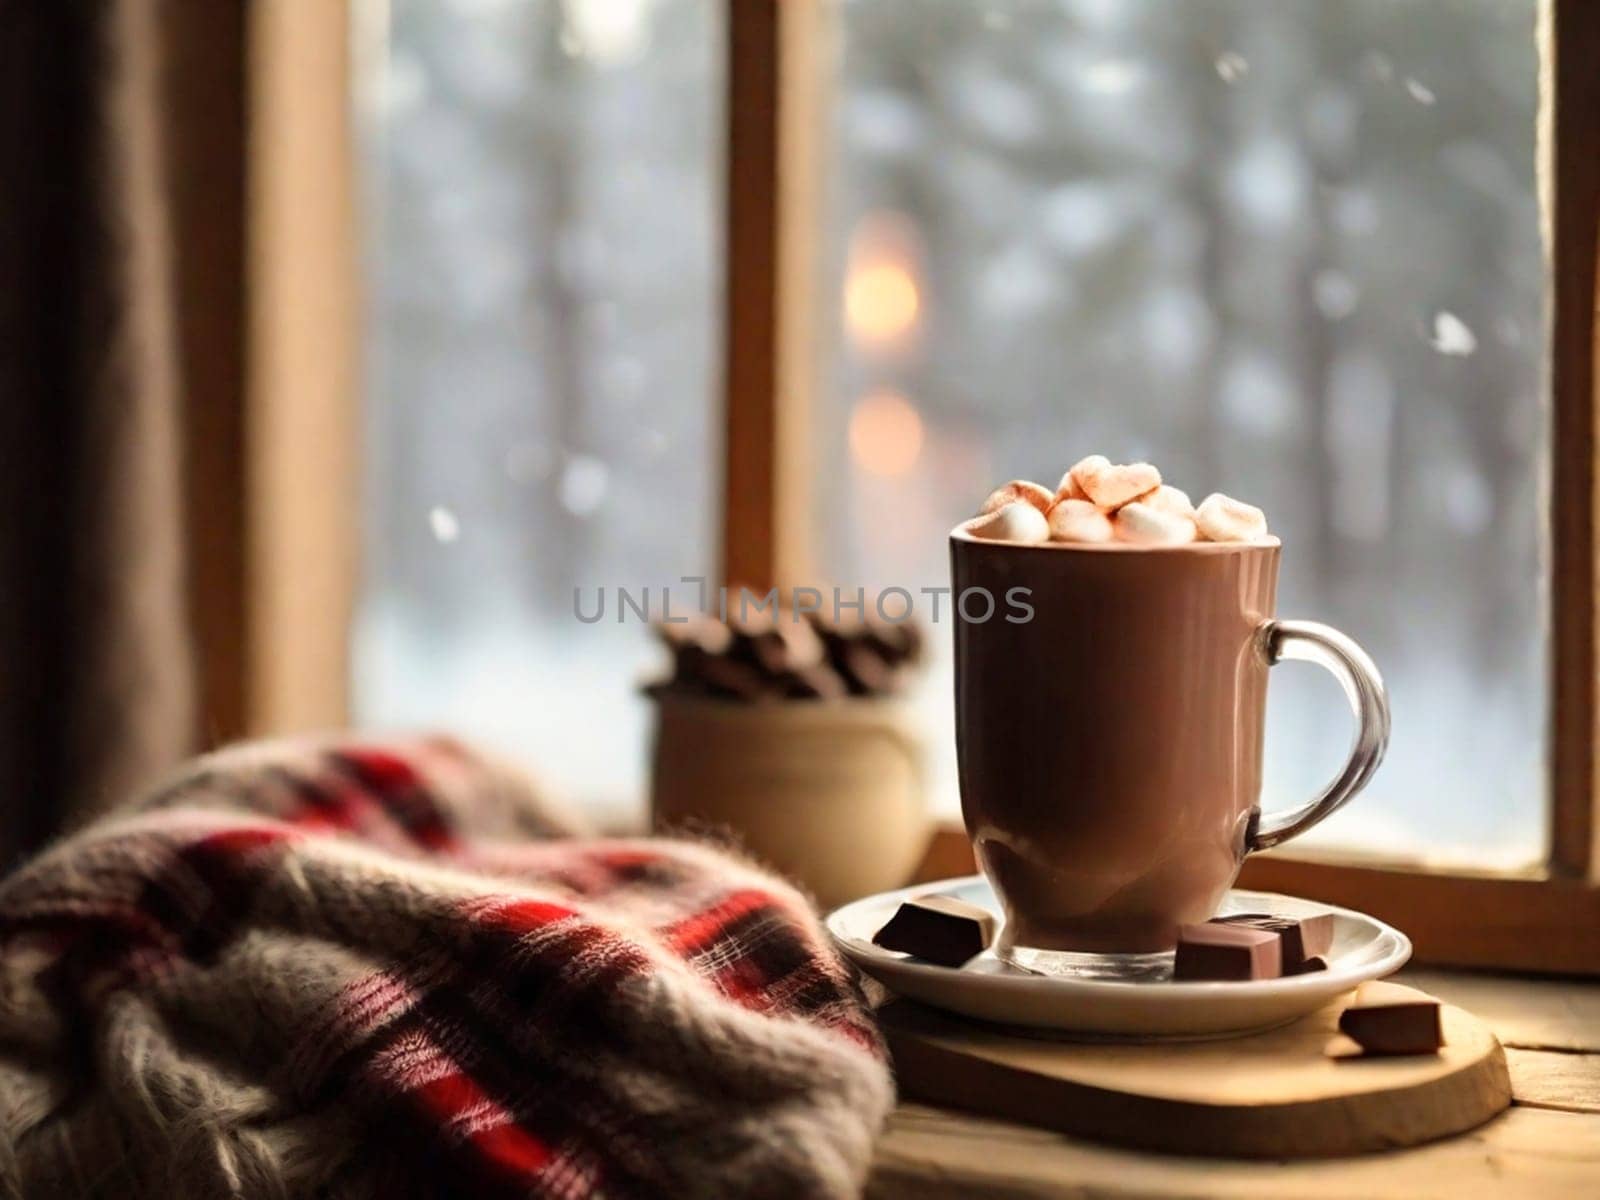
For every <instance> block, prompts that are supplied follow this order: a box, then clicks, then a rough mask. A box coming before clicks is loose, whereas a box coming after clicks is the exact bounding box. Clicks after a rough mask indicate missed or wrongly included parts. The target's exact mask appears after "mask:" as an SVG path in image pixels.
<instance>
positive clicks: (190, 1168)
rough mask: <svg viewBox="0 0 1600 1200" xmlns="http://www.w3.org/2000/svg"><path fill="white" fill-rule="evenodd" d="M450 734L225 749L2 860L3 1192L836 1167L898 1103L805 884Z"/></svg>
mask: <svg viewBox="0 0 1600 1200" xmlns="http://www.w3.org/2000/svg"><path fill="white" fill-rule="evenodd" d="M572 830H573V826H572V824H571V823H570V822H568V821H566V820H564V819H562V818H561V817H560V816H559V815H558V814H555V813H553V812H552V811H551V810H550V809H549V807H548V806H547V805H545V804H542V803H541V802H540V800H539V797H538V795H537V792H536V791H535V789H533V788H532V787H531V786H530V785H529V784H528V783H527V782H526V781H525V780H523V779H521V778H520V777H518V776H517V775H515V774H514V773H512V772H509V771H507V770H504V769H502V768H500V767H498V766H496V765H495V764H494V763H492V762H490V761H489V760H487V759H486V758H484V757H482V756H480V755H478V754H475V753H473V752H471V751H469V750H467V749H465V748H464V747H462V746H460V745H457V744H455V743H452V742H448V741H442V740H436V739H435V740H427V741H416V742H407V743H391V744H385V745H382V746H379V745H371V744H357V743H351V742H319V743H291V744H276V745H266V746H256V747H246V748H242V749H237V750H232V751H225V752H223V753H220V754H217V755H213V756H211V757H209V758H205V759H201V760H199V762H198V763H197V764H195V765H194V766H193V767H192V768H191V769H190V770H188V771H187V772H185V773H184V774H183V775H182V776H181V777H180V778H178V779H176V780H174V781H173V782H172V783H171V784H169V785H168V786H166V787H164V788H162V789H160V790H159V791H157V792H155V793H154V794H152V795H150V796H148V797H146V798H145V799H144V800H143V801H142V802H141V803H140V804H138V805H137V806H136V807H135V811H133V812H131V813H124V814H122V815H120V816H117V817H115V818H113V819H111V820H108V821H103V822H101V823H100V824H98V825H95V826H92V827H90V828H89V829H87V830H85V831H83V832H81V833H79V834H77V835H76V836H74V837H72V838H70V839H68V840H66V841H64V842H62V843H61V844H59V845H57V846H55V847H54V848H53V849H51V850H49V851H47V852H45V853H44V854H43V855H41V856H40V857H39V858H37V859H35V860H34V861H33V862H32V863H30V864H29V865H27V866H26V867H25V868H23V869H22V870H20V871H19V872H18V873H16V874H14V875H13V876H11V877H10V878H9V879H7V880H5V881H4V882H3V883H0V1195H4V1196H6V1197H27V1198H29V1200H40V1198H44V1197H51V1198H53V1197H76V1196H107V1197H110V1196H115V1197H162V1198H166V1197H174V1198H183V1197H195V1198H200V1197H205V1198H206V1200H211V1198H214V1197H224V1196H238V1197H285V1198H287V1197H302V1196H305V1197H311V1196H315V1197H327V1198H330V1200H331V1198H343V1197H408V1196H463V1197H499V1196H540V1197H569V1196H590V1195H605V1196H616V1197H628V1196H642V1197H678V1196H688V1197H692V1196H763V1197H765V1196H772V1197H782V1196H843V1195H851V1194H854V1193H855V1192H857V1190H858V1189H859V1187H860V1185H861V1181H862V1179H863V1176H864V1175H865V1172H866V1167H867V1162H868V1158H869V1155H870V1151H871V1145H872V1141H873V1138H874V1136H875V1134H876V1132H877V1129H878V1127H879V1125H880V1123H881V1121H882V1119H883V1117H884V1114H885V1113H886V1111H887V1108H888V1106H889V1104H890V1102H891V1085H890V1080H889V1075H888V1070H887V1067H886V1065H885V1059H884V1056H883V1052H882V1048H881V1045H880V1042H879V1039H878V1035H877V1033H876V1030H875V1028H874V1026H873V1024H872V1022H871V1019H870V1017H869V1015H868V1014H867V1012H866V1009H865V1008H864V1006H863V1004H862V1002H861V997H860V994H859V992H858V991H857V989H856V987H855V984H854V982H853V980H852V977H851V975H850V974H849V973H848V969H847V968H846V967H845V966H844V965H843V964H841V962H840V961H839V960H838V959H837V958H836V957H835V956H834V955H833V953H832V952H831V951H830V949H829V948H828V947H827V946H826V944H825V942H824V938H823V935H822V933H821V931H820V930H819V928H818V926H817V923H816V921H815V919H814V918H813V917H812V915H811V913H810V910H809V908H808V906H807V905H806V903H805V902H804V900H803V899H802V898H801V897H800V896H799V895H798V894H797V893H796V892H794V891H793V890H792V889H790V888H789V887H788V886H786V885H785V884H782V883H780V882H778V881H777V880H775V879H774V878H772V877H771V876H770V875H767V874H765V873H763V872H761V871H758V870H756V869H755V868H753V867H751V866H748V865H746V864H744V863H742V862H739V861H736V860H735V859H734V858H732V857H730V856H729V855H727V854H725V853H723V852H721V851H718V850H716V849H714V848H711V847H708V846H702V845H694V844H689V843H684V842H674V841H666V840H638V841H605V840H588V839H571V838H562V837H558V836H555V835H560V834H566V833H570V832H572Z"/></svg>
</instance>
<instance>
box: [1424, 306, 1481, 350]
mask: <svg viewBox="0 0 1600 1200" xmlns="http://www.w3.org/2000/svg"><path fill="white" fill-rule="evenodd" d="M1428 343H1429V345H1431V346H1432V347H1433V348H1434V349H1435V350H1437V351H1438V352H1439V353H1440V354H1446V355H1449V356H1450V357H1452V358H1465V357H1466V356H1467V355H1469V354H1471V353H1472V352H1473V351H1474V350H1476V349H1477V348H1478V335H1477V334H1475V333H1473V332H1472V330H1471V329H1470V328H1468V327H1467V323H1466V322H1465V321H1463V320H1462V319H1461V318H1460V317H1458V316H1456V315H1455V313H1452V312H1440V313H1435V314H1434V317H1433V336H1432V337H1431V338H1429V339H1428Z"/></svg>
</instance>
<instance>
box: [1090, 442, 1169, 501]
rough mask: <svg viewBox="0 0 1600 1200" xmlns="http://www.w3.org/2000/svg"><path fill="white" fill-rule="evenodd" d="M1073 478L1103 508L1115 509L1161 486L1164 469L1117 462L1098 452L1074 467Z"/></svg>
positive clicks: (1147, 464) (1145, 464) (1142, 463)
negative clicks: (1108, 460)
mask: <svg viewBox="0 0 1600 1200" xmlns="http://www.w3.org/2000/svg"><path fill="white" fill-rule="evenodd" d="M1072 478H1073V479H1075V480H1077V482H1078V486H1079V487H1081V488H1082V489H1083V490H1084V494H1085V495H1087V496H1088V497H1089V499H1091V500H1093V501H1094V502H1095V506H1096V507H1097V508H1099V509H1100V511H1101V512H1115V511H1116V510H1117V509H1119V508H1121V507H1122V506H1123V505H1124V504H1129V503H1131V502H1132V501H1134V500H1138V499H1139V498H1140V497H1142V496H1144V495H1146V494H1148V493H1150V492H1153V491H1155V490H1156V489H1157V488H1158V487H1160V486H1161V472H1160V471H1158V470H1156V469H1155V468H1154V467H1152V466H1151V465H1150V464H1149V463H1144V462H1140V463H1125V464H1121V465H1117V464H1113V463H1110V462H1107V461H1106V459H1104V458H1103V457H1101V456H1100V455H1098V454H1094V455H1091V456H1090V457H1088V458H1086V459H1084V460H1083V461H1082V462H1080V463H1079V464H1078V465H1077V466H1075V467H1073V468H1072Z"/></svg>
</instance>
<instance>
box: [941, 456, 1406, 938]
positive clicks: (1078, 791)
mask: <svg viewBox="0 0 1600 1200" xmlns="http://www.w3.org/2000/svg"><path fill="white" fill-rule="evenodd" d="M1100 461H1101V462H1103V461H1104V460H1100ZM1107 466H1109V464H1107ZM1136 466H1138V467H1142V466H1143V464H1136ZM1153 474H1154V469H1153V468H1149V473H1148V474H1146V473H1144V472H1143V471H1132V470H1128V471H1126V473H1125V474H1124V475H1123V476H1121V477H1119V478H1118V479H1117V483H1118V486H1117V487H1116V488H1112V489H1108V490H1106V491H1103V492H1102V493H1101V498H1100V499H1099V501H1097V497H1096V496H1095V495H1094V489H1092V488H1091V489H1089V494H1087V495H1083V496H1070V495H1068V496H1063V495H1061V494H1060V492H1061V491H1063V490H1065V489H1066V488H1067V487H1068V485H1069V483H1070V481H1071V473H1069V477H1068V479H1067V480H1064V481H1063V486H1062V489H1058V492H1057V493H1056V494H1055V495H1054V496H1053V497H1052V499H1051V502H1050V504H1049V505H1048V507H1046V508H1045V510H1044V511H1043V512H1042V513H1041V514H1040V515H1042V516H1044V517H1045V523H1046V527H1047V529H1053V528H1056V527H1061V528H1071V529H1073V530H1075V531H1080V532H1083V531H1087V530H1088V529H1089V528H1090V527H1091V522H1090V521H1089V520H1088V517H1089V512H1088V511H1087V510H1093V512H1094V514H1096V515H1098V516H1099V518H1100V520H1102V521H1103V522H1105V523H1106V524H1108V525H1109V526H1110V527H1111V533H1110V536H1109V537H1104V538H1102V537H1100V536H1098V534H1089V535H1088V536H1085V537H1082V538H1075V539H1073V540H1071V541H1056V540H1045V539H1041V538H1038V537H1036V536H1034V535H1036V533H1037V529H1038V526H1037V525H1035V524H1034V523H1033V522H1031V521H1027V520H1018V519H1016V517H1017V513H1016V512H1015V511H1014V510H1013V509H1012V508H1011V507H1010V506H1013V505H1016V504H1029V505H1030V507H1032V506H1033V501H1032V500H1031V499H1030V498H1026V496H1027V493H1026V490H1025V489H1023V488H1021V487H1020V486H1019V485H1015V484H1014V485H1008V487H1011V488H1014V489H1016V490H1017V491H1018V492H1019V493H1021V494H1023V495H1024V496H1025V498H1023V499H1013V498H1005V499H1002V500H1001V501H1000V502H999V503H998V504H996V505H995V506H994V507H993V508H992V509H991V511H990V512H989V513H988V514H980V516H979V517H978V518H975V519H974V521H972V522H969V523H967V525H964V526H962V527H958V528H957V529H956V530H955V531H954V532H953V533H952V534H951V540H950V551H951V567H952V583H953V590H954V594H955V598H956V600H957V601H958V603H957V606H956V607H957V619H956V629H955V648H956V664H955V665H956V717H957V725H956V738H957V751H958V755H959V759H960V776H961V801H962V812H963V815H964V817H965V819H966V824H967V830H968V833H969V834H970V835H971V837H972V840H973V845H974V847H975V849H976V852H977V856H978V859H979V862H980V864H981V865H982V867H983V870H984V872H985V874H987V875H988V877H989V879H990V881H991V882H992V883H993V885H994V888H995V891H996V893H997V894H998V896H999V898H1000V900H1001V902H1002V906H1003V908H1004V912H1005V917H1006V924H1005V928H1004V930H1003V931H1002V934H1001V938H1000V944H999V947H998V948H999V950H1000V952H1001V953H1002V956H1010V957H1013V958H1014V959H1016V960H1017V961H1023V962H1026V963H1027V964H1028V965H1030V966H1035V967H1039V966H1041V962H1040V961H1039V956H1040V955H1041V954H1042V955H1043V956H1044V957H1046V958H1048V956H1049V955H1050V954H1051V953H1059V952H1072V953H1077V954H1082V953H1091V954H1111V955H1138V954H1148V953H1151V952H1160V951H1167V950H1170V949H1171V948H1172V946H1173V945H1174V943H1175V941H1176V937H1177V932H1178V928H1179V926H1180V925H1185V924H1195V923H1198V922H1202V921H1205V920H1206V919H1208V918H1209V917H1211V916H1212V915H1213V914H1214V913H1215V911H1216V908H1217V905H1218V902H1219V901H1220V900H1221V899H1222V896H1223V894H1224V893H1225V892H1226V891H1227V889H1228V887H1229V886H1230V885H1231V884H1232V882H1233V880H1234V877H1235V876H1236V874H1237V872H1238V869H1239V865H1240V863H1241V862H1242V861H1243V859H1244V856H1245V855H1246V854H1247V853H1248V852H1249V851H1250V850H1252V849H1257V848H1260V847H1262V846H1264V845H1267V844H1272V843H1273V842H1275V841H1278V840H1282V839H1283V838H1285V837H1288V836H1292V835H1293V834H1294V833H1298V832H1300V831H1301V830H1302V829H1304V828H1308V827H1309V826H1310V825H1311V824H1312V823H1314V822H1315V821H1316V820H1320V819H1321V818H1322V817H1323V816H1325V815H1327V813H1329V812H1331V811H1333V810H1334V809H1335V808H1337V807H1338V806H1339V805H1340V804H1342V803H1344V801H1345V800H1347V799H1348V798H1349V797H1350V796H1351V795H1353V794H1354V793H1355V791H1356V790H1358V789H1359V788H1360V786H1361V785H1362V784H1363V783H1364V782H1365V781H1366V778H1367V777H1368V776H1369V775H1370V773H1371V770H1372V769H1373V767H1375V766H1376V762H1377V758H1378V756H1379V755H1380V754H1381V751H1382V744H1383V742H1384V740H1385V739H1386V737H1387V709H1386V707H1385V704H1384V701H1383V695H1382V684H1381V681H1380V680H1379V679H1378V676H1377V673H1376V671H1375V669H1373V668H1372V667H1371V663H1370V660H1368V659H1367V658H1366V656H1365V655H1364V654H1363V653H1362V652H1361V651H1360V649H1359V648H1357V647H1356V646H1355V645H1354V643H1351V642H1350V641H1349V640H1348V639H1346V638H1344V637H1343V636H1342V635H1340V634H1337V633H1336V632H1334V631H1332V630H1328V629H1326V628H1324V627H1322V626H1314V625H1309V624H1298V623H1288V622H1278V621H1276V620H1275V619H1274V612H1275V601H1276V591H1277V576H1278V560H1279V555H1280V552H1281V551H1280V546H1279V543H1278V541H1277V539H1276V538H1273V537H1271V536H1270V535H1268V534H1266V532H1265V523H1264V520H1258V518H1259V517H1260V513H1259V510H1255V509H1250V508H1249V506H1244V505H1239V504H1238V502H1237V501H1231V500H1226V498H1225V497H1223V498H1218V497H1213V498H1211V499H1210V500H1208V501H1207V502H1206V505H1202V506H1201V512H1204V511H1205V510H1206V506H1207V505H1209V506H1210V509H1211V510H1212V511H1211V514H1210V515H1212V516H1213V517H1214V518H1215V520H1213V521H1211V522H1209V523H1210V524H1211V528H1212V529H1213V531H1216V532H1220V533H1221V534H1223V535H1224V536H1228V535H1236V536H1233V538H1232V540H1227V541H1222V540H1216V541H1207V540H1199V539H1200V538H1202V537H1204V536H1205V535H1204V534H1203V533H1202V532H1201V526H1202V524H1203V522H1202V521H1200V520H1198V519H1197V515H1198V514H1196V510H1194V509H1192V508H1187V503H1188V501H1187V497H1186V496H1183V494H1182V493H1181V492H1179V493H1178V496H1179V497H1182V501H1183V506H1184V507H1183V508H1179V507H1178V506H1177V505H1176V504H1173V505H1172V507H1170V508H1162V507H1158V503H1157V502H1164V501H1165V499H1167V498H1158V497H1157V496H1156V495H1154V494H1153V493H1154V492H1155V491H1156V490H1157V489H1160V488H1161V485H1160V480H1159V476H1156V477H1155V479H1154V482H1152V481H1151V478H1150V476H1151V475H1153ZM1002 490H1004V489H1002ZM1040 490H1043V489H1040ZM1164 490H1169V491H1176V490H1177V489H1164ZM1108 495H1109V496H1112V497H1114V498H1115V500H1116V501H1117V503H1116V506H1115V507H1110V506H1107V505H1106V504H1105V503H1104V498H1105V497H1106V496H1108ZM1173 499H1175V498H1173ZM1069 501H1070V502H1073V503H1075V504H1081V505H1084V506H1085V509H1084V510H1078V511H1075V512H1074V513H1073V514H1072V520H1071V521H1067V520H1064V519H1061V514H1060V513H1059V512H1058V511H1056V510H1058V509H1059V507H1060V505H1062V504H1063V503H1065V502H1069ZM1224 501H1226V505H1227V506H1228V509H1227V510H1224V505H1223V502H1224ZM1134 506H1137V507H1139V508H1141V509H1143V510H1144V511H1142V512H1138V513H1135V514H1134V515H1133V517H1132V519H1130V517H1129V516H1128V511H1127V510H1128V509H1129V508H1130V507H1134ZM1185 509H1187V511H1184V510H1185ZM1245 510H1247V511H1245ZM1004 513H1010V516H1009V517H1007V519H1006V522H1005V527H1004V528H1005V532H1006V533H1016V532H1021V533H1022V534H1023V535H1024V537H1023V538H1012V537H1006V536H1002V537H996V536H994V534H993V532H992V531H993V529H994V526H995V517H996V515H997V514H1004ZM1252 514H1253V515H1252ZM1168 517H1171V520H1170V521H1168V520H1167V518H1168ZM1152 531H1154V532H1153V533H1152ZM1047 536H1048V535H1047ZM973 589H978V591H979V594H982V593H987V594H988V596H990V597H994V598H997V599H998V598H1002V597H1004V598H1008V599H1009V601H1010V604H1011V607H1010V608H1009V609H1008V608H1006V607H1004V606H1002V607H998V608H994V607H993V606H991V605H990V604H988V603H986V602H980V601H976V600H974V601H970V602H968V603H965V604H963V603H960V601H961V600H962V598H963V597H965V596H967V595H968V594H969V593H971V592H973ZM1018 589H1024V590H1025V597H1024V593H1023V592H1019V590H1018ZM1029 610H1031V615H1030V613H1029ZM985 612H989V613H990V615H989V617H988V619H985V620H980V619H977V618H980V617H982V616H983V614H984V613H985ZM1279 657H1305V658H1312V659H1314V660H1316V661H1319V662H1322V663H1323V664H1324V665H1326V666H1329V667H1330V669H1332V670H1334V671H1335V673H1336V674H1340V675H1342V676H1344V677H1345V679H1346V681H1347V683H1348V686H1349V688H1350V689H1351V694H1352V695H1353V696H1354V697H1356V698H1357V701H1358V704H1357V710H1358V716H1359V718H1360V719H1361V721H1362V725H1363V729H1362V736H1361V738H1360V739H1358V742H1359V744H1358V750H1357V754H1356V755H1355V756H1353V758H1352V762H1351V766H1350V768H1349V769H1347V770H1346V772H1345V774H1344V775H1342V776H1341V777H1340V779H1339V780H1338V781H1337V782H1336V783H1335V784H1334V785H1333V786H1332V787H1330V788H1329V789H1328V792H1327V793H1325V794H1324V795H1323V796H1322V797H1319V798H1318V800H1316V801H1314V802H1313V803H1312V804H1310V805H1307V806H1306V807H1305V808H1303V809H1300V810H1297V811H1296V812H1293V813H1291V814H1289V816H1288V817H1287V818H1280V819H1277V820H1268V821H1266V822H1263V821H1262V819H1261V816H1260V810H1259V808H1258V805H1259V802H1260V794H1261V764H1262V744H1263V727H1264V722H1265V713H1266V694H1267V672H1268V668H1269V667H1270V666H1271V664H1272V662H1274V661H1276V660H1277V659H1278V658H1279ZM1028 955H1032V956H1033V957H1032V958H1029V957H1027V956H1028ZM1042 965H1043V968H1044V969H1051V966H1052V964H1050V963H1048V962H1045V963H1043V964H1042Z"/></svg>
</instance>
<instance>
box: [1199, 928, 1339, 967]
mask: <svg viewBox="0 0 1600 1200" xmlns="http://www.w3.org/2000/svg"><path fill="white" fill-rule="evenodd" d="M1212 919H1213V921H1214V922H1215V923H1217V924H1220V925H1247V926H1249V927H1250V928H1251V929H1265V930H1269V931H1271V932H1272V933H1276V934H1277V935H1278V936H1279V937H1281V938H1282V939H1283V973H1284V974H1285V975H1303V974H1305V973H1306V972H1307V971H1315V970H1319V969H1322V968H1317V967H1307V966H1304V965H1303V964H1305V963H1306V962H1307V961H1308V960H1310V959H1313V958H1319V959H1321V960H1322V967H1323V968H1326V966H1327V965H1328V964H1327V958H1328V952H1329V951H1330V950H1331V949H1332V948H1333V914H1332V913H1317V914H1316V915H1315V916H1310V917H1298V918H1297V917H1280V916H1275V915H1273V914H1271V913H1231V914H1229V915H1228V916H1225V917H1214V918H1212Z"/></svg>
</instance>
